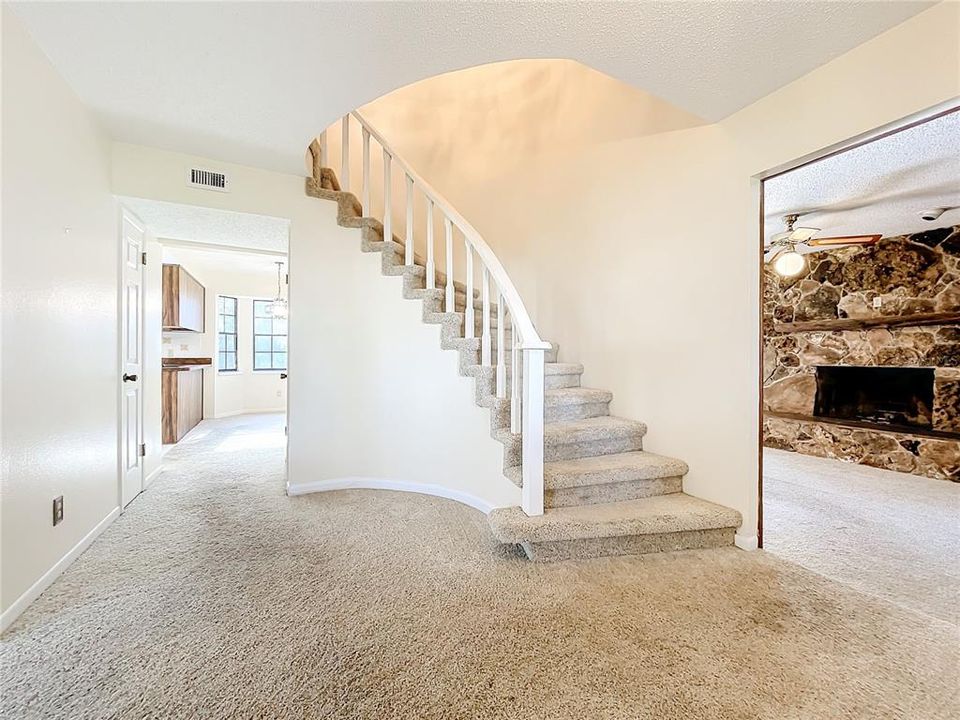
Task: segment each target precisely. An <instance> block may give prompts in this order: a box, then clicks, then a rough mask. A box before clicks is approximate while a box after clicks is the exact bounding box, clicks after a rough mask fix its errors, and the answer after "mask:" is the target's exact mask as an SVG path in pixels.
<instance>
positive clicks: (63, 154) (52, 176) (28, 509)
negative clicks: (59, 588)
mask: <svg viewBox="0 0 960 720" xmlns="http://www.w3.org/2000/svg"><path fill="white" fill-rule="evenodd" d="M2 12H3V18H2V25H3V58H2V66H3V83H2V85H3V100H2V105H3V160H2V173H3V191H2V192H3V197H2V205H3V220H2V246H0V252H2V284H3V311H2V341H0V347H2V350H0V353H2V434H0V438H2V442H0V444H2V474H3V477H2V484H0V497H2V500H0V503H2V567H3V574H2V593H0V594H2V608H3V620H2V625H3V626H4V627H5V626H6V625H7V624H8V623H9V622H10V621H12V619H13V618H14V617H15V616H16V614H17V613H18V612H19V611H20V610H22V609H23V608H24V607H25V606H26V604H27V603H29V602H30V601H31V600H32V599H33V598H34V597H36V595H38V594H39V592H41V591H42V590H43V588H44V587H45V586H46V584H48V583H49V582H50V581H52V579H53V578H54V577H55V576H56V574H58V572H59V571H60V570H62V568H63V567H64V564H63V563H62V561H63V559H64V558H65V557H67V556H68V555H69V554H70V553H71V552H72V551H75V550H77V549H78V548H82V547H83V543H84V540H85V539H86V538H89V537H90V534H91V533H92V532H93V531H94V530H95V529H96V528H98V527H102V526H103V524H104V523H105V522H106V521H107V520H108V518H110V517H112V516H113V515H114V514H115V513H116V512H118V504H119V503H118V501H119V486H118V481H117V472H118V458H117V443H118V426H117V412H118V407H119V388H118V386H117V379H118V377H117V368H118V356H119V349H118V340H117V326H118V323H117V306H118V292H117V278H118V269H119V251H118V249H119V240H118V237H119V212H118V208H117V205H116V202H115V201H114V199H113V197H112V196H111V194H110V155H109V154H110V146H109V142H108V140H107V138H106V137H105V136H104V135H103V133H102V132H101V130H100V128H99V127H98V125H97V124H96V122H95V121H94V119H93V117H92V116H91V114H90V113H89V112H88V111H87V110H86V108H85V107H84V106H83V105H82V104H81V103H80V101H79V99H78V98H77V97H76V96H75V95H74V94H73V93H72V92H71V91H70V89H69V88H68V87H67V85H66V84H65V83H64V82H63V80H61V78H60V77H59V76H58V75H57V74H56V73H55V71H54V70H53V68H52V67H51V66H50V64H49V62H48V61H47V59H46V57H45V56H44V55H43V53H41V52H40V50H39V49H38V48H37V47H36V45H34V44H33V42H32V41H31V40H30V38H29V37H28V35H27V33H26V32H25V30H24V28H23V27H22V25H21V24H20V21H19V20H18V19H17V17H16V16H15V15H13V13H11V12H10V10H9V9H8V8H7V7H6V6H4V7H3V10H2ZM68 229H69V231H68ZM93 339H95V341H94V340H93ZM57 495H63V497H64V521H63V522H62V523H61V524H60V525H58V526H57V527H53V523H52V502H53V498H54V497H56V496H57Z"/></svg>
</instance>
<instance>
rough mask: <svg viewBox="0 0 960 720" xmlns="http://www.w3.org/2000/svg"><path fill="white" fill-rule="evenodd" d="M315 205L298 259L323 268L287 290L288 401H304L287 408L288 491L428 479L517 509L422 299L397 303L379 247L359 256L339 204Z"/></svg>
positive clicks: (480, 418) (448, 492)
mask: <svg viewBox="0 0 960 720" xmlns="http://www.w3.org/2000/svg"><path fill="white" fill-rule="evenodd" d="M322 204H323V205H325V206H326V207H325V208H324V210H325V212H326V215H327V217H326V218H325V222H324V223H322V224H320V225H318V227H317V232H316V235H315V237H314V242H312V243H311V244H310V245H308V246H305V247H302V248H299V249H298V252H297V255H296V262H297V263H298V264H300V265H302V266H306V267H312V268H316V269H319V268H326V269H327V270H326V271H324V272H323V281H322V282H315V283H300V284H297V285H296V286H295V287H294V288H292V289H293V290H294V291H295V292H294V294H293V295H292V301H291V317H292V318H294V319H295V323H296V325H295V327H296V332H297V336H296V339H297V343H296V346H295V355H291V365H292V373H294V374H295V376H296V378H297V384H296V386H295V389H294V392H295V393H297V394H296V395H294V396H293V397H294V398H297V399H299V398H300V397H303V398H309V405H308V406H307V403H304V406H307V407H303V409H302V411H301V412H300V413H299V414H297V415H296V416H294V414H293V410H292V409H291V422H290V426H289V427H290V455H289V460H288V472H289V474H290V483H289V486H290V492H291V494H297V493H302V492H309V491H313V490H319V489H324V488H337V487H343V486H351V485H350V481H354V482H355V483H356V484H357V486H361V487H363V486H367V487H369V486H371V484H373V485H374V486H376V485H377V484H378V483H384V484H385V485H384V486H387V487H390V486H394V487H396V486H401V487H409V486H419V487H423V486H432V487H431V492H434V493H437V494H441V495H444V496H447V497H453V498H456V499H458V500H460V501H462V502H466V503H468V504H470V505H472V506H474V507H477V508H479V509H482V510H484V511H486V510H489V509H490V508H493V507H502V506H508V505H519V504H520V491H519V488H517V486H515V485H514V484H513V483H511V482H510V481H509V480H507V479H506V478H505V477H504V476H503V446H502V445H501V444H500V443H499V442H497V441H496V440H494V439H493V438H492V437H491V435H490V413H489V410H487V409H485V408H480V407H478V406H477V405H476V403H475V400H474V393H475V390H474V381H473V379H472V378H467V377H463V376H461V375H460V373H459V370H458V363H459V354H458V353H457V352H456V351H453V350H442V349H441V348H440V326H439V325H427V324H425V323H424V322H423V320H422V319H421V314H422V309H421V308H422V304H421V303H420V302H419V301H416V300H405V299H403V294H402V288H403V280H402V278H400V277H384V276H383V275H382V274H381V272H380V255H379V253H363V252H361V251H360V231H359V230H356V229H345V228H341V227H339V226H337V225H336V204H335V203H332V202H323V203H322ZM311 309H312V310H314V311H313V312H311ZM304 337H306V338H307V339H308V340H307V341H306V342H305V341H304ZM308 413H309V414H308ZM338 481H340V482H338ZM393 483H397V485H393Z"/></svg>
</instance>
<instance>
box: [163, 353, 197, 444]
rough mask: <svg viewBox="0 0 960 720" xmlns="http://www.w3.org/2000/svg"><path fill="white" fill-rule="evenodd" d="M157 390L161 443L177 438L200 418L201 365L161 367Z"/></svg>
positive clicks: (177, 440) (176, 439) (170, 441)
mask: <svg viewBox="0 0 960 720" xmlns="http://www.w3.org/2000/svg"><path fill="white" fill-rule="evenodd" d="M162 374H163V379H162V382H161V384H160V393H161V398H162V404H163V414H162V420H161V423H160V426H161V430H162V434H163V442H164V444H169V443H175V442H179V441H180V438H182V437H183V436H184V435H186V434H187V433H188V432H190V430H192V429H193V428H194V426H195V425H196V424H197V423H198V422H200V421H201V420H203V367H201V366H185V367H165V368H163V371H162Z"/></svg>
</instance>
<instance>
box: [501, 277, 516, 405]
mask: <svg viewBox="0 0 960 720" xmlns="http://www.w3.org/2000/svg"><path fill="white" fill-rule="evenodd" d="M506 319H507V313H506V308H504V305H503V295H501V294H500V291H499V288H498V290H497V397H498V398H500V399H501V400H503V399H504V398H505V397H506V396H507V365H506V363H505V362H504V355H506V352H507V351H506V348H505V347H504V346H503V345H504V335H505V333H504V326H505V325H506V324H507V323H506ZM512 354H513V353H511V355H512Z"/></svg>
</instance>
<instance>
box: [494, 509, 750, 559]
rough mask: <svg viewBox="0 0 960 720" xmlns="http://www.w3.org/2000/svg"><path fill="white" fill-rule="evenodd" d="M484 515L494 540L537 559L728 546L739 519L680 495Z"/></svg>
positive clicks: (735, 514) (736, 514)
mask: <svg viewBox="0 0 960 720" xmlns="http://www.w3.org/2000/svg"><path fill="white" fill-rule="evenodd" d="M488 519H489V521H490V527H491V530H492V531H493V534H494V536H495V537H496V538H497V539H498V540H499V541H500V542H502V543H511V544H520V545H522V546H523V549H524V552H526V553H527V556H528V557H529V558H530V559H531V560H539V561H551V560H561V559H573V558H586V557H597V556H599V555H633V554H642V553H647V552H663V551H669V550H686V549H692V548H701V547H718V546H721V545H730V544H732V542H733V535H734V532H735V530H736V528H738V527H739V526H740V523H741V522H742V520H741V517H740V513H738V512H737V511H735V510H731V509H729V508H725V507H722V506H720V505H715V504H714V503H710V502H707V501H705V500H700V499H699V498H695V497H692V496H690V495H685V494H683V493H674V494H671V495H661V496H658V497H649V498H643V499H641V500H627V501H623V502H613V503H604V504H597V505H585V506H582V507H561V508H551V509H548V510H546V511H544V514H543V515H538V516H533V517H530V516H527V515H526V514H525V513H524V512H523V511H522V510H521V509H520V508H519V507H509V508H498V509H496V510H493V511H491V512H490V514H489V515H488Z"/></svg>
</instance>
